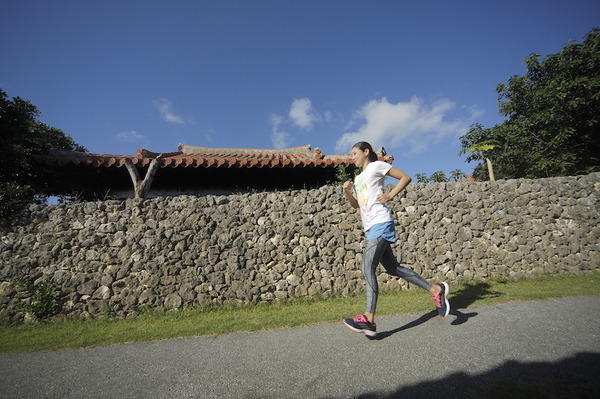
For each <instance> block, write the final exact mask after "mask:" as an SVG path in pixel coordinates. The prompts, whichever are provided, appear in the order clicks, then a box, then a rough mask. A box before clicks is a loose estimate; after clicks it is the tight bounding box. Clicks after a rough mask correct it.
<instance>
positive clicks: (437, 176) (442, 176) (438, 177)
mask: <svg viewBox="0 0 600 399" xmlns="http://www.w3.org/2000/svg"><path fill="white" fill-rule="evenodd" d="M415 177H416V178H417V183H447V182H451V181H455V182H457V181H460V180H462V179H464V178H465V177H466V175H465V174H464V173H463V171H462V170H460V169H456V170H453V171H452V172H450V178H448V177H446V173H444V171H442V170H438V171H437V172H433V173H432V174H431V176H430V177H427V175H426V174H424V173H417V174H416V175H415Z"/></svg>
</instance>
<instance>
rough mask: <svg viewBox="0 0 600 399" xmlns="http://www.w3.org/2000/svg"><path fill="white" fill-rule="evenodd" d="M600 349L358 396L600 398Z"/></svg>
mask: <svg viewBox="0 0 600 399" xmlns="http://www.w3.org/2000/svg"><path fill="white" fill-rule="evenodd" d="M598 376H600V353H579V354H577V355H575V356H573V357H569V358H566V359H562V360H560V361H558V362H555V363H554V362H531V363H521V362H517V361H507V362H505V363H503V364H502V365H500V366H498V367H496V368H494V369H492V370H490V371H488V372H486V373H482V374H476V375H470V374H467V373H464V372H460V373H454V374H450V375H448V376H447V377H445V378H443V379H440V380H434V381H424V382H422V383H419V384H416V385H412V386H407V387H402V388H400V389H398V390H396V391H394V392H392V393H377V392H371V393H365V394H363V395H360V396H357V397H356V398H357V399H393V398H411V399H421V398H423V399H424V398H436V397H443V398H447V399H449V398H460V399H468V398H471V399H480V398H481V399H483V398H485V399H500V398H511V399H520V398H523V399H525V398H527V399H545V398H552V399H580V398H590V399H592V398H593V399H595V398H600V378H599V377H598Z"/></svg>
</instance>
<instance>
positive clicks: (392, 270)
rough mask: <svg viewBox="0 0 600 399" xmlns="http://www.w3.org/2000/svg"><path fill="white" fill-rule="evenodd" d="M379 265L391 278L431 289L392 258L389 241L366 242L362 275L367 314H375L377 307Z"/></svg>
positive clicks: (429, 284) (420, 278) (424, 281)
mask: <svg viewBox="0 0 600 399" xmlns="http://www.w3.org/2000/svg"><path fill="white" fill-rule="evenodd" d="M379 263H381V264H382V265H383V267H384V268H385V270H386V271H387V272H388V273H389V274H391V275H392V276H396V277H401V278H403V279H405V280H406V281H408V282H409V283H412V284H415V285H416V286H418V287H421V288H423V289H424V290H427V291H429V290H430V289H431V283H430V282H428V281H427V280H425V279H424V278H423V277H421V276H420V275H419V274H417V273H416V272H415V271H414V270H411V269H408V268H406V267H403V266H400V264H399V263H398V261H397V260H396V257H395V256H394V253H393V251H392V248H391V246H390V242H389V241H387V240H386V239H384V238H383V237H379V238H377V239H375V240H366V241H365V251H364V253H363V260H362V273H363V276H364V278H365V289H366V294H367V310H366V312H367V313H375V309H376V307H377V297H378V291H379V285H378V283H377V275H376V273H375V271H376V269H377V265H378V264H379Z"/></svg>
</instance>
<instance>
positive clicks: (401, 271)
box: [381, 245, 450, 317]
mask: <svg viewBox="0 0 600 399" xmlns="http://www.w3.org/2000/svg"><path fill="white" fill-rule="evenodd" d="M381 264H382V265H383V267H384V268H385V270H386V271H387V272H388V273H389V274H391V275H392V276H397V277H400V278H403V279H405V280H406V281H408V282H409V283H412V284H414V285H416V286H418V287H421V288H423V289H424V290H427V291H429V293H430V294H431V299H432V300H434V301H435V306H436V307H437V308H438V312H439V315H440V316H442V317H446V316H447V315H448V313H449V312H450V302H448V297H447V295H448V293H449V292H450V288H449V287H448V284H446V283H439V284H431V283H430V282H429V281H427V280H425V279H424V278H423V277H421V276H420V275H419V274H418V273H417V272H415V271H414V270H411V269H408V268H406V267H403V266H400V264H399V263H398V261H397V260H396V257H395V256H394V252H393V251H392V248H391V246H389V245H388V246H387V248H386V249H385V251H384V252H383V254H382V256H381Z"/></svg>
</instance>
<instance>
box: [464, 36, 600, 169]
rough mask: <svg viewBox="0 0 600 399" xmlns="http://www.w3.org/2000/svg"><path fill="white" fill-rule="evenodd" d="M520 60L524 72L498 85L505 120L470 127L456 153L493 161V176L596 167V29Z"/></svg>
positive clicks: (599, 81) (599, 101) (599, 100)
mask: <svg viewBox="0 0 600 399" xmlns="http://www.w3.org/2000/svg"><path fill="white" fill-rule="evenodd" d="M525 62H526V65H527V73H526V74H525V75H524V76H512V77H510V78H509V81H508V84H499V85H498V86H497V92H498V94H499V97H498V99H499V107H500V113H501V114H502V115H504V116H506V117H507V118H508V119H507V120H505V121H504V122H503V123H502V124H500V125H496V126H493V127H492V128H489V129H484V128H483V127H482V126H481V125H478V124H477V125H474V126H472V128H471V130H470V131H469V132H467V133H466V134H465V135H464V136H463V137H461V144H462V151H461V153H469V156H468V158H467V160H468V161H471V160H483V159H488V160H490V162H491V161H493V163H494V170H493V172H494V173H495V175H496V177H498V178H541V177H550V176H567V175H577V174H587V173H591V172H597V171H600V125H599V114H598V110H599V109H600V29H597V28H596V29H593V30H591V31H590V32H589V33H588V34H587V35H586V38H585V40H584V42H583V43H575V42H569V43H568V44H567V45H566V46H565V47H564V48H563V49H562V50H561V51H560V52H559V53H557V54H551V55H549V56H547V57H546V58H545V59H541V58H540V54H537V53H534V54H531V55H530V56H528V57H527V58H526V60H525ZM491 146H493V147H491ZM476 171H477V170H476ZM490 172H491V170H490ZM488 174H489V172H488Z"/></svg>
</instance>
